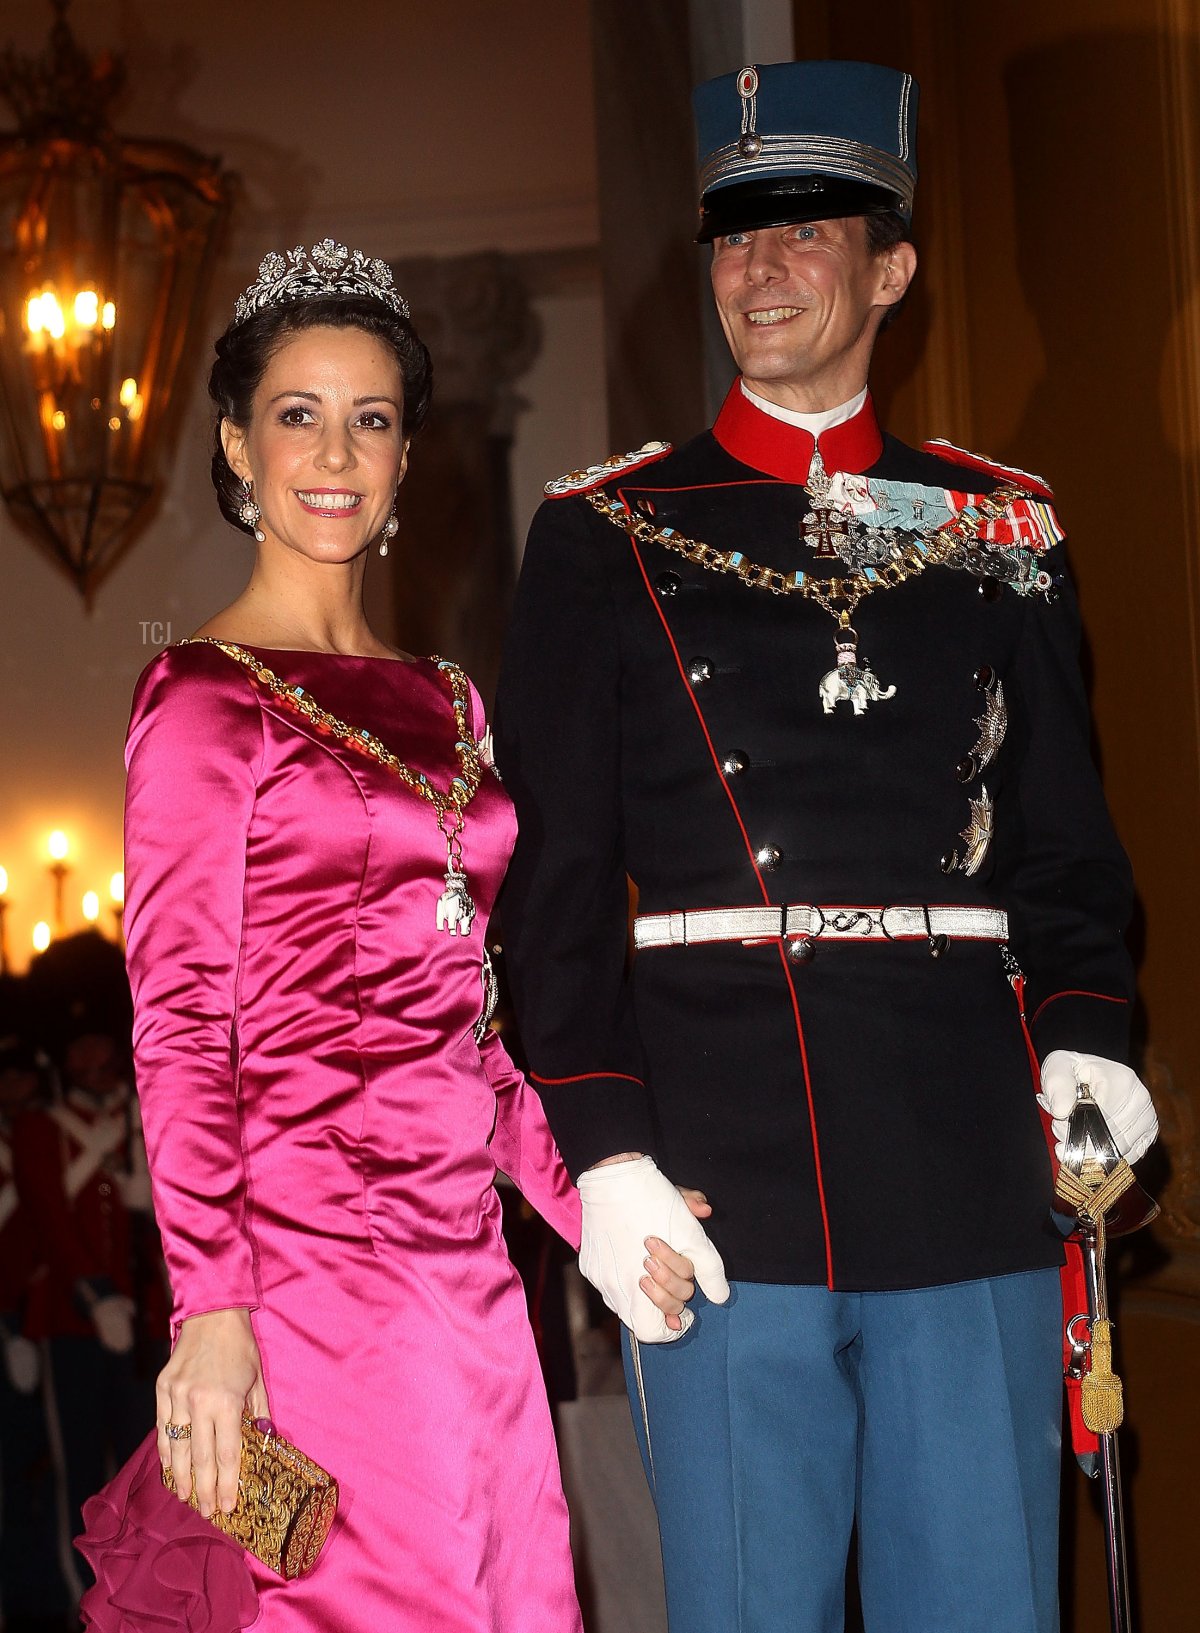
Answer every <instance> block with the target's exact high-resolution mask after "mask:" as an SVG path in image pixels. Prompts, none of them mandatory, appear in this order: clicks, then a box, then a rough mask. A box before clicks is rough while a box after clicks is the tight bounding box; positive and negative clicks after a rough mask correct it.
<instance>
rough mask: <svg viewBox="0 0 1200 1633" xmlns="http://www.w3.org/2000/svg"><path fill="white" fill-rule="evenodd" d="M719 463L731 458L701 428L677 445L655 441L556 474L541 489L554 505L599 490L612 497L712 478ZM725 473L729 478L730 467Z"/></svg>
mask: <svg viewBox="0 0 1200 1633" xmlns="http://www.w3.org/2000/svg"><path fill="white" fill-rule="evenodd" d="M718 466H720V467H722V469H723V468H724V466H732V461H730V459H729V456H728V455H727V454H725V453H724V451H723V450H722V448H721V447H720V444H719V443H718V442H717V441H716V439H715V438H714V436H713V434H712V432H711V431H702V432H701V433H700V434H699V436H695V437H692V438H691V439H690V440H689V441H687V442H684V443H681V444H679V445H678V446H675V445H674V444H672V443H670V442H659V441H655V442H647V443H644V444H643V445H642V447H640V448H634V449H632V450H631V451H630V452H629V453H624V454H610V455H609V456H608V458H607V459H603V460H600V461H599V462H598V463H597V464H595V465H586V466H583V467H582V468H581V469H580V470H577V471H568V472H567V473H566V474H565V475H564V476H559V477H555V478H554V480H553V481H551V482H547V483H546V485H545V489H544V492H545V495H546V499H547V501H548V502H550V504H551V505H552V506H553V504H554V503H555V502H557V501H559V500H563V499H575V498H580V497H585V498H586V497H587V495H589V494H596V493H599V492H600V491H601V490H603V491H604V492H605V493H607V494H609V495H611V496H614V497H615V496H616V495H618V494H619V493H620V491H621V490H622V489H623V488H626V487H629V488H637V489H638V490H639V491H646V490H653V489H662V488H676V487H689V486H693V485H695V484H696V483H699V482H705V481H711V480H713V479H714V476H716V475H717V469H716V468H717V467H718ZM728 474H729V476H730V478H732V476H733V474H734V472H733V471H732V469H731V470H730V471H729V473H728Z"/></svg>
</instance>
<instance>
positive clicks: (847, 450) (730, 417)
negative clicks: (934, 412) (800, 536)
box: [713, 380, 883, 488]
mask: <svg viewBox="0 0 1200 1633" xmlns="http://www.w3.org/2000/svg"><path fill="white" fill-rule="evenodd" d="M713 436H714V437H716V439H717V441H718V442H719V443H720V444H721V446H722V448H724V450H725V452H726V453H727V454H732V455H733V457H734V459H737V460H740V461H741V463H742V464H743V465H750V466H752V467H753V468H754V469H755V470H756V471H765V472H766V473H767V475H768V476H776V477H778V478H779V480H780V481H781V482H792V483H794V484H795V485H796V486H797V487H800V488H802V487H803V486H804V484H805V482H806V481H807V480H808V468H809V466H810V465H811V464H812V456H813V447H814V445H815V444H816V443H817V442H819V443H820V448H821V459H822V460H823V461H824V465H825V469H826V470H827V471H828V472H829V473H830V474H831V475H832V473H833V472H834V471H849V472H850V473H851V474H852V475H855V476H858V475H861V474H862V472H863V471H865V470H869V469H870V467H871V466H872V465H874V463H875V461H876V460H877V459H878V458H879V456H880V454H881V453H882V452H883V433H882V432H881V431H880V429H879V421H878V420H877V419H876V418H875V405H874V404H873V403H872V401H871V397H870V393H868V395H867V400H866V402H865V403H864V404H863V405H862V407H861V408H860V409H859V411H858V413H857V414H855V416H854V417H853V419H849V420H843V421H842V423H841V425H834V426H831V427H830V429H829V430H828V431H822V432H821V435H820V437H819V438H815V437H813V435H812V433H811V432H809V431H804V430H802V429H801V427H800V426H798V425H789V424H788V423H787V421H786V420H777V419H775V418H774V416H773V415H771V414H764V413H763V411H762V409H761V408H755V406H754V404H753V403H752V402H751V401H750V399H749V397H747V396H746V393H745V392H744V391H743V390H742V382H741V381H740V380H735V381H734V382H733V385H732V386H731V388H730V391H729V395H728V397H726V399H725V401H724V403H723V404H722V407H721V412H720V413H719V414H718V415H717V423H716V424H715V425H714V426H713Z"/></svg>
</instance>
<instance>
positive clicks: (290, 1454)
mask: <svg viewBox="0 0 1200 1633" xmlns="http://www.w3.org/2000/svg"><path fill="white" fill-rule="evenodd" d="M162 1477H163V1485H165V1486H166V1487H167V1489H168V1491H174V1490H175V1481H174V1478H173V1476H172V1474H171V1470H170V1467H169V1466H166V1467H164V1468H163V1476H162ZM188 1501H189V1506H190V1507H192V1508H195V1509H197V1510H198V1509H199V1503H198V1502H197V1500H196V1493H195V1491H194V1490H193V1492H192V1495H191V1497H190V1498H189V1500H188ZM337 1505H338V1483H337V1481H336V1480H335V1479H333V1477H332V1476H331V1475H329V1474H327V1473H326V1472H325V1470H324V1469H323V1468H320V1467H319V1466H318V1465H317V1464H316V1463H314V1462H313V1460H312V1459H311V1457H305V1455H304V1453H303V1452H302V1451H299V1450H298V1449H297V1448H296V1447H295V1446H292V1445H290V1444H289V1443H288V1442H287V1441H286V1440H284V1439H283V1438H282V1437H281V1436H279V1435H277V1434H276V1433H275V1427H274V1425H273V1424H272V1423H271V1422H270V1420H269V1419H268V1418H252V1417H243V1418H242V1467H241V1472H240V1474H239V1476H238V1500H237V1507H236V1508H235V1509H234V1511H233V1513H232V1514H222V1513H216V1514H212V1515H210V1516H209V1517H210V1519H211V1521H212V1523H213V1525H215V1526H216V1527H217V1529H218V1531H224V1532H225V1534H226V1536H229V1537H232V1538H233V1540H234V1541H235V1542H238V1543H240V1544H241V1546H242V1547H243V1548H245V1549H246V1551H247V1552H248V1553H251V1554H253V1555H254V1557H255V1559H259V1560H261V1561H262V1563H263V1564H264V1565H266V1566H267V1567H268V1569H270V1570H272V1571H277V1572H278V1573H279V1575H280V1576H282V1577H286V1578H288V1579H289V1580H290V1579H291V1578H292V1577H295V1576H303V1575H304V1573H305V1571H308V1570H311V1569H312V1567H313V1566H314V1565H315V1564H316V1562H317V1556H318V1554H319V1553H320V1552H321V1549H322V1547H323V1546H324V1544H325V1539H326V1537H327V1536H328V1535H329V1529H330V1527H331V1526H332V1524H333V1521H334V1516H335V1515H336V1514H337Z"/></svg>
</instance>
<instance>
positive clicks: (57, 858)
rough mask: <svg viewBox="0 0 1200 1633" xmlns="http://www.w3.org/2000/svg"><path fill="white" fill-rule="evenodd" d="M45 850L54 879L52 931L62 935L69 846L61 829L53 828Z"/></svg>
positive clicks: (65, 924)
mask: <svg viewBox="0 0 1200 1633" xmlns="http://www.w3.org/2000/svg"><path fill="white" fill-rule="evenodd" d="M46 849H47V850H48V851H49V852H50V873H51V876H52V877H53V879H54V929H55V932H56V933H57V934H58V935H62V933H63V931H64V930H65V929H66V927H67V921H66V917H65V915H64V911H63V883H64V881H65V879H66V877H67V874H68V873H70V871H71V870H70V868H69V867H68V865H67V852H68V851H69V850H70V849H71V844H70V841H69V840H68V838H67V836H66V834H65V833H64V832H63V831H62V829H61V828H55V830H54V832H53V833H52V834H51V835H50V837H49V839H48V840H47V841H46Z"/></svg>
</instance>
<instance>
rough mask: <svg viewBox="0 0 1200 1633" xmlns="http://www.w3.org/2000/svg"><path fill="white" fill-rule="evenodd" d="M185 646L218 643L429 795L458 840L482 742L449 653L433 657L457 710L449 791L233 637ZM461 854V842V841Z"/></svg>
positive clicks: (281, 694)
mask: <svg viewBox="0 0 1200 1633" xmlns="http://www.w3.org/2000/svg"><path fill="white" fill-rule="evenodd" d="M179 644H180V645H181V646H215V647H217V648H218V649H219V650H220V651H221V652H224V653H225V655H226V657H229V658H232V659H233V660H234V662H235V663H240V664H241V665H242V667H243V668H244V669H246V670H248V671H249V672H250V674H251V675H253V677H254V679H255V680H256V681H258V683H259V684H260V685H261V686H265V687H266V689H267V691H269V692H270V693H271V695H272V696H273V697H277V698H278V699H279V700H280V702H282V703H286V704H287V705H288V707H289V708H292V709H294V710H295V711H296V713H297V714H300V715H303V716H304V718H305V719H306V720H307V721H309V722H310V724H312V725H314V726H316V727H317V728H318V730H320V731H327V732H329V734H330V735H331V736H332V737H336V738H337V739H338V740H339V741H340V742H343V743H345V744H346V745H347V746H348V747H350V748H353V749H357V750H358V752H359V753H360V754H365V755H367V756H368V757H369V758H370V759H372V760H376V761H378V763H379V764H380V765H381V766H383V767H385V769H386V770H388V771H390V772H391V773H392V775H393V776H394V777H397V778H399V780H400V781H401V782H402V783H403V784H404V785H405V787H406V788H411V789H412V791H413V793H414V794H418V795H419V796H420V797H421V798H422V799H424V800H428V801H429V803H430V804H431V805H432V806H433V808H434V810H435V811H436V812H437V814H438V824H439V826H441V827H442V831H443V833H445V834H446V839H447V843H448V844H450V843H452V842H455V841H457V839H458V836H459V834H460V833H461V832H462V826H463V812H464V811H465V810H466V807H467V806H468V805H469V804H470V803H471V801H472V800H473V799H474V797H475V795H476V793H477V792H478V789H479V784H480V782H481V781H482V778H483V762H482V760H481V759H480V757H479V746H478V744H477V743H476V742H475V740H474V738H473V737H472V736H471V730H470V725H469V722H468V719H467V710H468V707H469V704H470V691H469V688H468V682H467V677H466V676H465V675H464V674H463V672H462V670H461V669H460V668H459V667H458V665H457V664H456V663H451V662H450V661H449V660H448V659H446V658H437V657H433V658H431V659H430V660H429V661H430V662H431V663H436V664H437V666H438V668H439V669H440V670H441V671H442V673H443V674H444V675H445V676H446V678H447V679H448V680H449V682H450V694H451V707H452V708H453V710H454V726H455V730H456V731H457V733H458V741H457V742H456V743H455V745H454V749H455V753H456V754H457V755H458V762H459V766H460V767H461V775H460V776H457V777H453V778H452V779H451V781H450V786H449V788H448V789H447V790H446V792H445V793H443V792H442V791H441V789H439V788H435V787H434V785H433V784H432V783H431V782H430V781H429V778H428V777H427V776H426V775H425V773H424V772H423V771H413V770H412V768H411V767H410V766H406V765H405V764H404V762H403V760H400V759H398V758H397V756H396V755H394V754H393V753H392V752H391V750H390V749H387V748H385V747H384V746H383V744H382V743H381V742H380V741H379V739H378V737H376V736H375V735H374V734H373V733H372V732H369V731H364V730H362V729H361V728H360V727H356V726H349V725H347V724H346V722H345V721H344V720H339V719H338V717H337V715H335V714H330V712H329V711H328V709H322V708H321V706H320V705H319V704H318V703H317V702H315V700H314V699H313V698H312V697H310V696H309V694H308V691H307V690H306V688H305V687H303V686H293V685H291V684H290V683H289V682H288V681H286V680H283V679H281V678H280V676H278V675H277V674H276V673H275V671H274V670H273V669H269V668H268V667H267V665H266V664H265V663H263V661H262V659H261V658H256V657H255V655H254V654H253V652H247V650H246V648H245V647H242V646H238V645H236V644H235V643H234V642H232V641H221V640H218V639H217V638H216V636H213V635H200V636H196V637H195V638H193V639H191V640H186V641H181V642H180V643H179ZM447 816H449V817H451V818H452V819H454V820H453V822H452V826H451V828H450V829H449V830H447V829H446V828H445V826H444V824H445V820H446V818H447ZM458 849H459V854H460V855H461V846H459V847H458Z"/></svg>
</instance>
